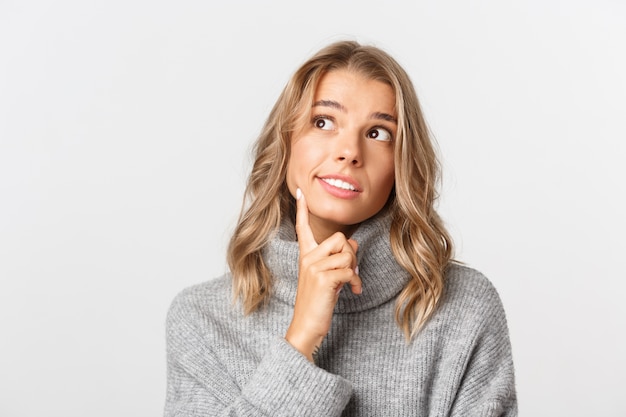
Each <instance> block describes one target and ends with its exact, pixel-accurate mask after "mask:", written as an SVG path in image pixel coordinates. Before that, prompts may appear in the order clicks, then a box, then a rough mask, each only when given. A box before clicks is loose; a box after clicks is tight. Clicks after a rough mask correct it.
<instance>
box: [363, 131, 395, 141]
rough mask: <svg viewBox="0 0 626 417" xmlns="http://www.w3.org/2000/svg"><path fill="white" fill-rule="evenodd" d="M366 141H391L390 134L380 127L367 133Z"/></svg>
mask: <svg viewBox="0 0 626 417" xmlns="http://www.w3.org/2000/svg"><path fill="white" fill-rule="evenodd" d="M367 138H368V139H374V140H378V141H381V142H389V141H391V133H389V131H388V130H387V129H384V128H382V127H376V128H374V129H372V130H370V131H369V132H367Z"/></svg>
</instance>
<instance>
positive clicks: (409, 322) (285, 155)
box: [227, 41, 452, 340]
mask: <svg viewBox="0 0 626 417" xmlns="http://www.w3.org/2000/svg"><path fill="white" fill-rule="evenodd" d="M337 69H348V70H351V71H356V72H358V73H360V74H362V75H364V76H365V77H367V78H370V79H374V80H378V81H381V82H384V83H386V84H388V85H390V86H391V87H392V88H393V91H394V93H395V98H396V111H397V118H398V130H397V136H396V139H395V146H394V163H395V186H394V190H393V191H392V193H391V195H390V197H389V201H388V203H387V206H388V207H389V210H391V215H392V222H391V230H390V242H391V248H392V251H393V254H394V256H395V258H396V260H397V261H398V263H399V264H400V265H402V266H403V267H404V268H405V269H406V270H407V271H408V273H409V274H410V275H411V277H412V279H411V280H410V281H409V283H408V284H407V285H406V287H405V288H404V289H403V290H402V292H401V293H400V295H399V297H398V300H397V304H396V312H395V319H396V322H397V323H398V325H399V326H400V327H401V329H402V330H403V332H404V334H405V336H406V338H407V339H408V340H410V339H411V338H412V337H413V336H414V335H415V334H416V333H417V332H418V331H419V329H420V328H421V327H422V326H423V324H424V323H425V322H426V321H427V320H428V318H429V317H430V316H431V315H432V314H433V312H434V311H435V309H436V307H437V305H438V302H439V300H440V299H441V296H442V293H443V288H444V270H445V268H446V266H447V265H448V263H449V262H450V260H451V257H452V241H451V239H450V236H449V234H448V232H447V231H446V229H445V227H444V225H443V222H442V221H441V219H440V217H439V215H438V214H437V212H436V211H435V209H434V202H435V200H436V198H437V191H436V185H437V183H438V180H439V174H440V166H439V162H438V160H437V156H436V153H435V149H434V146H433V141H432V139H431V137H430V134H429V130H428V127H427V125H426V123H425V121H424V118H423V115H422V111H421V108H420V105H419V101H418V99H417V95H416V93H415V90H414V88H413V84H412V82H411V80H410V79H409V76H408V75H407V74H406V72H405V71H404V70H403V69H402V67H401V66H400V65H399V64H398V63H397V62H396V61H395V60H394V59H393V58H392V57H391V56H389V55H388V54H387V53H385V52H384V51H382V50H380V49H378V48H376V47H373V46H364V45H360V44H358V43H357V42H353V41H341V42H336V43H333V44H331V45H329V46H327V47H325V48H323V49H322V50H320V51H319V52H318V53H317V54H315V55H314V56H313V57H312V58H310V59H309V60H308V61H306V62H305V63H304V64H303V65H302V66H301V67H300V68H299V69H298V70H297V71H296V72H295V74H294V75H293V76H292V78H291V79H290V80H289V82H288V83H287V85H286V87H285V89H284V90H283V92H282V93H281V95H280V97H279V98H278V100H277V102H276V104H275V105H274V108H273V109H272V111H271V113H270V115H269V117H268V119H267V121H266V123H265V126H264V127H263V130H262V132H261V134H260V136H259V138H258V139H257V141H256V143H255V146H254V164H253V167H252V171H251V173H250V177H249V179H248V184H247V187H246V192H245V197H244V205H243V208H242V211H241V214H240V217H239V220H238V223H237V226H236V228H235V231H234V233H233V236H232V238H231V240H230V243H229V246H228V252H227V260H228V264H229V266H230V271H231V274H232V277H233V293H234V299H235V300H241V302H242V306H243V310H244V313H245V314H250V313H252V312H254V311H255V310H257V309H258V308H259V307H260V306H261V305H263V304H264V303H266V302H267V301H268V300H269V296H270V293H271V290H272V276H271V273H270V271H269V270H268V268H267V267H266V265H265V263H264V262H263V257H262V255H261V251H262V249H263V247H264V246H265V245H266V244H267V243H268V241H269V240H270V239H271V237H272V235H273V233H274V232H275V231H276V230H277V228H278V226H279V224H280V221H281V218H282V216H292V215H293V197H292V196H291V194H290V193H289V190H288V189H287V185H286V181H285V178H286V172H287V162H288V159H289V152H290V142H291V137H292V135H293V133H294V132H295V131H297V129H298V128H299V127H300V126H302V123H304V122H305V121H306V120H308V117H309V112H310V108H311V104H312V100H313V96H314V94H315V89H316V87H317V84H318V82H319V80H320V78H321V77H322V76H323V75H324V74H325V73H327V72H329V71H333V70H337Z"/></svg>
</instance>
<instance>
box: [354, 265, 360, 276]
mask: <svg viewBox="0 0 626 417" xmlns="http://www.w3.org/2000/svg"><path fill="white" fill-rule="evenodd" d="M354 273H355V274H357V275H359V266H358V265H357V266H356V267H355V268H354Z"/></svg>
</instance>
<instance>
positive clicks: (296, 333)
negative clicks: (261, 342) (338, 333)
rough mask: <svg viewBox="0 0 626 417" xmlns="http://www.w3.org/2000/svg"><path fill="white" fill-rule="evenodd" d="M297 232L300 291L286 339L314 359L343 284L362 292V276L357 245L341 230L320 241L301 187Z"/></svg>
mask: <svg viewBox="0 0 626 417" xmlns="http://www.w3.org/2000/svg"><path fill="white" fill-rule="evenodd" d="M296 234H297V236H298V246H299V247H300V265H299V274H298V291H297V294H296V304H295V307H294V312H293V318H292V319H291V324H290V325H289V328H288V329H287V334H286V335H285V339H287V341H288V342H289V343H291V345H292V346H293V347H295V348H296V349H297V350H298V351H300V352H301V353H302V354H303V355H304V356H306V357H307V358H308V359H309V360H310V361H311V362H313V353H314V352H315V350H316V349H317V348H319V346H320V345H321V344H322V341H323V340H324V337H326V334H327V333H328V330H329V329H330V323H331V320H332V317H333V310H334V308H335V304H337V299H338V298H339V292H340V291H341V288H342V287H343V285H344V284H346V283H348V284H350V286H351V288H352V292H353V293H354V294H360V293H361V279H360V278H359V276H358V275H357V274H356V272H355V268H356V251H357V248H358V245H357V243H356V241H354V240H352V239H347V238H346V236H345V235H344V234H343V233H341V232H337V233H335V234H333V235H332V236H330V237H329V238H328V239H326V240H324V241H323V242H322V243H320V244H319V245H318V244H317V242H316V241H315V238H314V236H313V231H312V230H311V226H310V224H309V209H308V207H307V204H306V200H305V199H304V195H302V193H301V192H300V190H298V198H297V201H296Z"/></svg>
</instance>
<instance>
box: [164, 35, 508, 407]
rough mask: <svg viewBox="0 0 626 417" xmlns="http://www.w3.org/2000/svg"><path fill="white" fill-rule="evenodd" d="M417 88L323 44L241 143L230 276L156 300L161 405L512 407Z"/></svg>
mask: <svg viewBox="0 0 626 417" xmlns="http://www.w3.org/2000/svg"><path fill="white" fill-rule="evenodd" d="M438 174H439V173H438V164H437V160H436V155H435V152H434V149H433V144H432V143H431V139H430V137H429V134H428V130H427V127H426V124H425V122H424V120H423V117H422V113H421V110H420V106H419V103H418V100H417V96H416V94H415V91H414V88H413V86H412V84H411V81H410V80H409V77H408V76H407V74H406V73H405V71H404V70H403V69H402V68H401V67H400V66H399V65H398V63H397V62H396V61H395V60H393V58H391V57H390V56H389V55H387V54H386V53H385V52H383V51H381V50H380V49H377V48H375V47H370V46H361V45H359V44H357V43H355V42H338V43H334V44H332V45H329V46H328V47H326V48H324V49H322V50H321V51H320V52H318V53H317V54H316V55H315V56H313V57H312V58H311V59H310V60H309V61H307V62H306V63H305V64H304V65H303V66H302V67H301V68H300V69H299V70H298V71H297V72H296V73H295V74H294V75H293V77H292V78H291V80H290V81H289V83H288V84H287V86H286V87H285V89H284V91H283V93H282V94H281V96H280V97H279V99H278V101H277V103H276V105H275V106H274V108H273V110H272V112H271V114H270V116H269V118H268V120H267V122H266V125H265V127H264V129H263V132H262V133H261V135H260V137H259V139H258V141H257V143H256V147H255V162H254V166H253V168H252V172H251V174H250V178H249V182H248V187H247V191H246V196H247V199H246V202H247V204H246V205H245V206H244V209H243V210H242V214H241V216H240V219H239V222H238V224H237V227H236V229H235V232H234V234H233V237H232V239H231V242H230V245H229V248H228V262H229V266H230V273H229V274H226V275H224V276H223V277H221V278H218V279H216V280H212V281H209V282H207V283H204V284H201V285H197V286H194V287H192V288H188V289H186V290H185V291H183V292H182V293H181V294H179V295H178V296H177V297H176V299H175V300H174V302H173V303H172V306H171V308H170V311H169V314H168V321H167V339H168V389H167V399H166V406H165V415H167V416H216V415H224V416H226V415H228V416H239V415H259V416H301V415H302V416H304V415H307V416H309V415H310V416H339V415H344V416H373V415H377V416H379V415H381V416H386V415H390V416H391V415H394V416H426V415H428V416H431V415H432V416H444V415H446V416H448V415H455V416H473V415H480V416H501V415H507V416H509V415H516V414H517V401H516V396H515V386H514V373H513V363H512V358H511V349H510V343H509V337H508V330H507V326H506V319H505V314H504V310H503V308H502V305H501V302H500V300H499V298H498V295H497V293H496V291H495V290H494V288H493V286H492V285H491V284H490V283H489V281H488V280H487V279H486V278H485V277H483V276H482V275H481V274H480V273H479V272H477V271H474V270H472V269H470V268H467V267H463V266H460V265H458V264H456V263H453V262H452V261H451V254H452V244H451V240H450V238H449V236H448V233H447V232H446V230H445V228H444V226H443V224H442V222H441V220H440V218H439V216H438V215H437V213H436V212H435V209H434V207H433V204H434V201H435V199H436V190H435V184H436V181H437V179H438Z"/></svg>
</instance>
